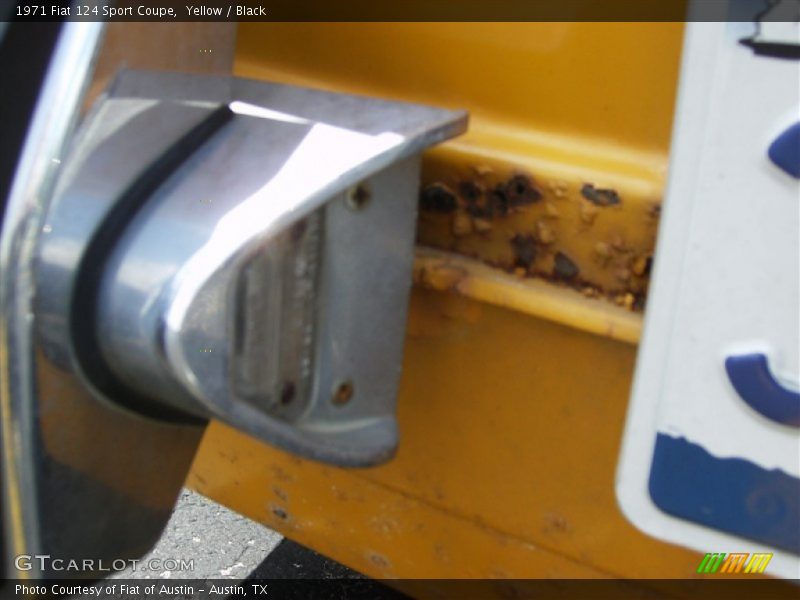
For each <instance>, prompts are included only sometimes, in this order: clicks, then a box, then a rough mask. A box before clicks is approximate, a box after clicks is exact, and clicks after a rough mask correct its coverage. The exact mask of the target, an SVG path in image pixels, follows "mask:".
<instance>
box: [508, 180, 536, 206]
mask: <svg viewBox="0 0 800 600" xmlns="http://www.w3.org/2000/svg"><path fill="white" fill-rule="evenodd" d="M505 196H506V199H507V200H508V205H509V206H524V205H526V204H533V203H534V202H538V201H539V200H541V199H542V192H540V191H539V190H538V189H537V188H536V186H534V184H533V181H532V180H531V178H530V177H528V176H527V175H514V176H513V177H511V179H509V180H508V181H507V182H506V185H505Z"/></svg>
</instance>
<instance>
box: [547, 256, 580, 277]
mask: <svg viewBox="0 0 800 600" xmlns="http://www.w3.org/2000/svg"><path fill="white" fill-rule="evenodd" d="M553 273H554V274H555V276H556V277H558V278H559V279H564V280H570V279H574V278H575V277H577V276H578V273H580V269H579V268H578V265H576V264H575V262H574V261H573V260H572V259H571V258H570V257H569V256H567V255H566V254H564V253H563V252H558V253H557V254H556V258H555V266H554V267H553Z"/></svg>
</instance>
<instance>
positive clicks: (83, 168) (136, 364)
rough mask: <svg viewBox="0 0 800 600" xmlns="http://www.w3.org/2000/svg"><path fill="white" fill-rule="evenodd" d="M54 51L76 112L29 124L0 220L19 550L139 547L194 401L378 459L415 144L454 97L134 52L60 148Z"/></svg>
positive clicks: (388, 412) (403, 270) (96, 555)
mask: <svg viewBox="0 0 800 600" xmlns="http://www.w3.org/2000/svg"><path fill="white" fill-rule="evenodd" d="M58 56H59V57H61V56H68V57H70V59H71V60H73V61H76V64H77V65H78V66H81V65H82V66H81V68H83V69H84V71H83V72H79V73H78V74H77V76H76V75H75V72H74V71H69V70H67V72H68V73H70V76H71V77H72V78H73V79H72V80H71V81H72V87H66V88H64V87H63V85H62V88H61V92H62V94H66V98H67V100H68V102H67V104H66V105H65V106H68V107H71V110H72V113H70V114H69V115H66V116H64V115H61V113H60V112H58V111H53V110H52V106H50V113H55V114H57V115H61V116H60V118H62V121H63V126H62V125H61V124H62V121H58V122H57V123H55V124H54V123H52V122H51V121H48V120H47V119H45V121H44V122H45V123H50V124H51V125H57V127H53V128H52V130H50V131H44V130H41V125H40V130H35V131H34V132H32V134H31V135H32V140H33V142H32V143H35V146H34V147H35V148H36V149H37V150H38V151H39V154H37V155H34V156H32V158H30V159H29V161H30V162H31V165H33V167H35V168H36V169H39V171H37V172H35V173H32V172H25V171H22V172H21V173H20V175H19V177H20V181H22V182H23V184H24V186H26V187H25V188H24V189H22V191H20V190H16V194H17V195H16V196H14V197H13V198H12V200H13V202H12V203H11V205H10V207H9V213H8V215H7V220H6V225H7V226H8V227H10V228H11V230H10V232H9V231H4V234H3V240H2V241H3V256H2V260H3V263H2V266H3V274H2V277H3V288H2V291H3V301H4V305H3V319H4V320H3V325H4V327H5V328H6V329H4V330H3V331H2V333H3V336H4V341H6V342H7V344H8V345H7V346H5V345H4V346H3V347H2V348H3V352H4V354H3V360H4V361H5V362H4V363H3V364H2V365H0V366H2V368H3V369H4V371H6V373H8V377H4V379H3V383H4V390H3V419H2V420H3V428H4V429H3V441H4V444H5V445H4V449H3V455H4V460H5V464H4V473H5V480H4V486H3V492H4V498H3V500H4V502H3V506H4V509H5V511H6V517H7V518H6V522H7V523H8V524H11V528H10V529H9V535H8V536H7V538H8V542H9V546H8V547H10V548H11V549H12V550H13V554H42V553H44V554H48V555H50V556H51V557H52V558H64V559H70V558H74V557H76V556H77V557H85V558H93V559H95V560H103V561H106V562H109V561H113V560H115V559H120V558H121V559H124V558H130V557H132V556H138V555H140V554H142V553H143V552H144V551H145V550H146V549H147V548H149V547H150V546H151V545H152V543H153V542H154V541H155V540H156V539H157V537H158V535H159V533H160V531H161V528H162V526H163V524H164V522H166V520H167V518H168V516H169V513H170V509H171V507H172V505H173V503H174V500H175V497H176V495H177V494H178V491H179V489H180V485H181V483H182V481H183V478H184V476H185V473H186V471H187V470H188V468H189V465H190V463H191V459H192V456H193V453H194V450H195V448H196V446H197V444H198V443H199V439H200V435H201V434H202V425H203V424H204V423H205V420H206V419H207V418H210V417H213V418H218V419H221V420H223V421H226V422H228V423H230V424H232V425H234V426H235V427H238V428H239V429H241V430H244V431H246V432H248V433H250V434H252V435H254V436H256V437H259V438H261V439H262V440H265V441H267V442H269V443H273V444H277V445H279V446H282V447H283V448H285V449H288V450H290V451H293V452H297V453H299V454H302V455H305V456H309V457H312V458H315V459H319V460H324V461H328V462H332V463H335V464H341V465H368V464H374V463H377V462H380V461H383V460H386V459H387V458H389V457H390V456H391V455H392V453H393V451H394V448H395V446H396V443H397V430H396V426H395V417H394V405H395V396H396V388H397V384H398V378H399V371H400V361H401V356H402V342H403V332H404V327H405V314H406V302H407V293H408V289H409V286H410V281H411V276H410V273H411V261H412V256H413V253H412V248H413V240H414V216H415V206H416V192H417V186H418V176H419V157H418V155H419V152H420V151H421V150H422V149H423V148H425V147H427V146H429V145H431V144H434V143H436V142H438V141H440V140H442V139H445V138H447V137H450V136H452V135H455V134H456V133H458V132H460V131H461V130H463V128H464V127H465V121H466V117H465V115H464V114H463V113H453V112H448V111H441V110H437V109H431V108H426V107H419V106H414V105H407V104H400V103H393V102H385V101H378V100H373V99H369V98H357V97H352V96H343V95H336V94H329V93H324V92H318V91H313V90H304V89H300V88H295V87H291V86H282V85H275V84H266V83H260V82H253V81H246V80H240V79H234V78H229V77H208V76H186V75H176V74H153V73H139V72H130V73H127V74H125V75H124V76H122V77H120V78H119V79H118V80H117V81H116V83H115V85H113V86H112V88H111V89H110V91H109V92H108V94H107V96H106V97H104V98H103V99H101V101H100V102H99V103H98V104H97V105H96V107H95V108H94V109H93V111H92V113H91V114H90V115H89V116H88V117H87V118H86V120H85V123H84V125H83V126H82V128H81V131H80V133H79V135H78V136H77V138H76V139H75V142H74V143H73V144H72V146H71V148H70V149H69V151H68V152H62V150H63V149H62V148H61V145H63V143H64V140H65V139H66V135H67V133H68V127H67V126H66V125H67V124H68V123H69V122H70V119H72V118H74V110H75V107H76V106H77V105H78V102H79V99H80V94H79V93H78V91H79V90H80V89H81V87H82V86H81V85H79V82H81V81H83V80H85V79H86V77H85V76H84V75H85V70H86V69H88V64H89V63H88V62H87V61H88V58H85V57H84V58H85V60H84V58H82V57H81V56H76V55H75V54H74V53H73V54H69V53H67V52H66V51H65V53H64V54H63V55H58ZM89 57H90V56H89ZM79 59H81V60H83V62H81V60H79ZM58 60H62V58H59V59H58ZM62 67H63V65H62ZM79 71H80V69H79ZM47 94H50V95H51V96H52V92H46V95H47ZM51 96H49V97H51ZM49 102H51V103H52V102H53V100H52V98H51V99H50V100H49ZM48 118H50V119H52V118H53V117H52V115H50V114H48ZM34 134H35V135H34ZM56 142H57V143H56ZM42 144H44V145H42ZM48 144H49V145H48ZM61 163H63V164H61ZM23 164H25V163H24V162H23ZM53 165H56V166H59V167H60V170H61V172H60V174H59V180H58V184H57V186H56V189H55V193H54V194H53V196H52V198H53V200H52V201H51V200H50V198H51V195H50V188H49V187H48V186H49V185H50V184H51V183H52V179H53V175H54V174H55V167H54V166H53ZM26 194H27V195H26ZM8 227H7V229H8ZM35 249H38V251H37V252H34V250H35ZM6 348H7V349H8V352H6ZM6 373H4V375H5V374H6ZM26 386H27V387H26ZM28 575H33V576H34V577H36V576H63V575H64V573H63V572H59V571H56V572H50V571H47V570H45V571H42V572H37V571H35V570H34V571H33V572H29V573H28ZM83 575H84V576H85V575H87V573H83Z"/></svg>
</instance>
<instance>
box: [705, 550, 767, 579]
mask: <svg viewBox="0 0 800 600" xmlns="http://www.w3.org/2000/svg"><path fill="white" fill-rule="evenodd" d="M771 560H772V554H771V553H766V552H765V553H761V554H759V553H754V554H750V553H748V552H731V553H730V554H726V553H725V552H709V553H708V554H706V555H705V556H704V557H703V560H701V561H700V566H698V567H697V572H698V573H705V574H708V575H713V574H715V573H725V574H733V573H751V574H754V573H763V572H764V570H765V569H766V568H767V565H768V564H769V561H771Z"/></svg>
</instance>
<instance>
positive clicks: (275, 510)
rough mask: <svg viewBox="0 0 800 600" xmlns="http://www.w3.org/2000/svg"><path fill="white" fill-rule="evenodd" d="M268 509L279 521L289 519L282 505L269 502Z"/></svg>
mask: <svg viewBox="0 0 800 600" xmlns="http://www.w3.org/2000/svg"><path fill="white" fill-rule="evenodd" d="M269 509H270V511H271V512H272V514H273V515H275V516H276V517H278V518H279V519H280V520H281V521H286V520H288V519H289V513H288V512H286V509H285V508H283V507H282V506H278V505H277V504H271V505H270V507H269Z"/></svg>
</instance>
